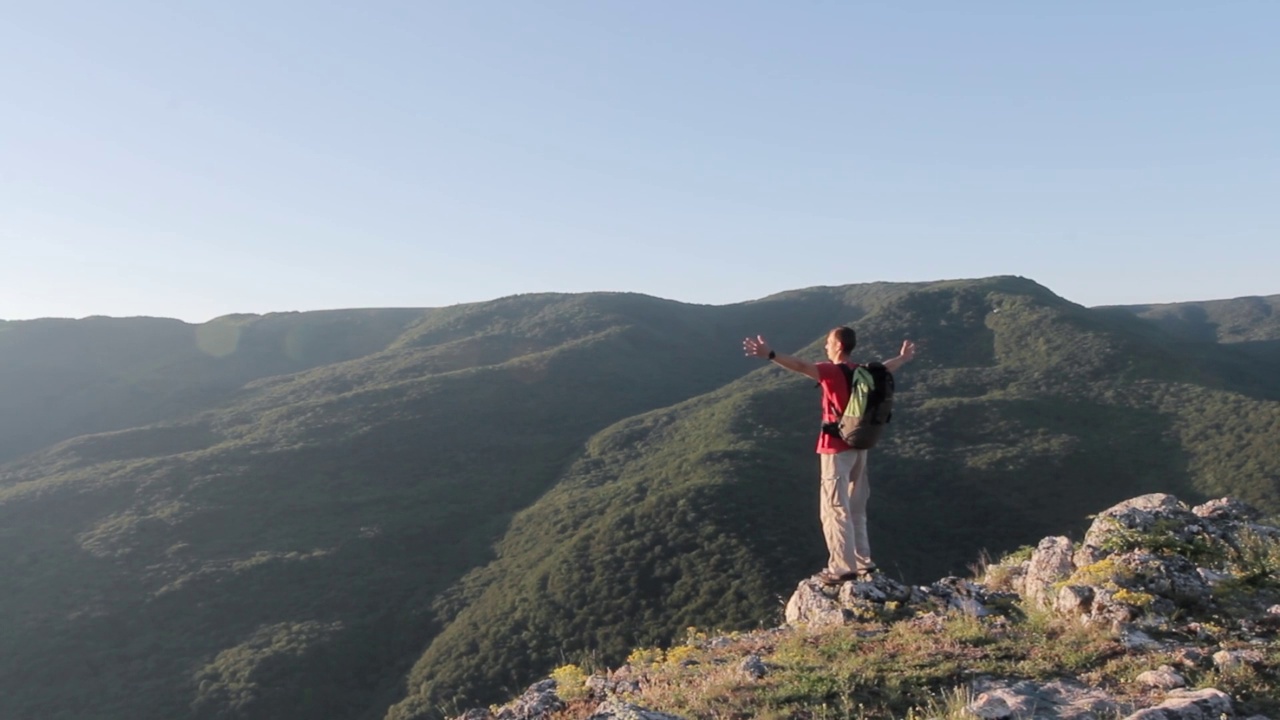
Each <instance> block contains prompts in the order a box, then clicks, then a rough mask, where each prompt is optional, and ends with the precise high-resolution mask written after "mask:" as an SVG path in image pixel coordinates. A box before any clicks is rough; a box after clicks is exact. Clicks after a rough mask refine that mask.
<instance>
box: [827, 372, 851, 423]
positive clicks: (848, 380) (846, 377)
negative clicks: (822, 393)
mask: <svg viewBox="0 0 1280 720" xmlns="http://www.w3.org/2000/svg"><path fill="white" fill-rule="evenodd" d="M836 367H838V368H840V373H841V374H842V375H844V381H845V384H847V385H848V386H849V397H853V368H851V367H849V364H848V363H836ZM846 402H847V401H846ZM831 407H832V409H833V410H834V412H835V416H836V418H837V419H838V418H839V417H840V416H841V415H843V414H844V408H842V407H840V406H838V405H836V404H835V403H834V402H832V404H831Z"/></svg>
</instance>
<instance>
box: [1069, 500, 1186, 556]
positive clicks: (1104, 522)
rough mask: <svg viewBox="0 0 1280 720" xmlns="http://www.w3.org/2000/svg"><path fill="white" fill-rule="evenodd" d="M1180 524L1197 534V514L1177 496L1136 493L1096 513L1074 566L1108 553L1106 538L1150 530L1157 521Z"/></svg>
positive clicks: (1179, 525) (1077, 552)
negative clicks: (1130, 497)
mask: <svg viewBox="0 0 1280 720" xmlns="http://www.w3.org/2000/svg"><path fill="white" fill-rule="evenodd" d="M1162 521H1163V522H1166V523H1167V525H1168V526H1169V527H1176V528H1182V530H1180V532H1184V533H1189V534H1192V535H1194V534H1199V532H1200V526H1199V524H1198V523H1199V518H1197V517H1196V516H1195V515H1194V514H1192V512H1191V511H1190V510H1189V509H1187V506H1186V505H1184V504H1183V503H1182V502H1181V501H1180V500H1178V498H1176V497H1174V496H1172V495H1168V494H1165V493H1152V494H1150V495H1139V496H1138V497H1136V498H1132V499H1129V500H1125V501H1124V502H1122V503H1118V504H1116V505H1113V506H1112V507H1109V508H1107V509H1106V510H1103V511H1102V512H1100V513H1098V515H1097V517H1095V518H1094V520H1093V524H1091V525H1090V526H1089V530H1088V532H1086V533H1085V535H1084V542H1082V543H1081V544H1080V549H1079V550H1077V551H1076V553H1075V558H1074V560H1075V565H1076V567H1084V566H1086V565H1092V564H1093V563H1096V562H1098V561H1099V560H1101V559H1103V558H1105V557H1107V556H1108V555H1110V554H1111V551H1110V550H1108V549H1107V548H1106V545H1107V540H1108V539H1109V538H1111V537H1113V536H1115V535H1116V534H1118V533H1120V532H1123V531H1126V530H1129V531H1136V532H1139V533H1142V532H1148V531H1151V530H1153V529H1154V528H1155V527H1156V525H1157V524H1158V523H1161V522H1162Z"/></svg>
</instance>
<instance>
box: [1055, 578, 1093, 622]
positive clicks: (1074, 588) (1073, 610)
mask: <svg viewBox="0 0 1280 720" xmlns="http://www.w3.org/2000/svg"><path fill="white" fill-rule="evenodd" d="M1092 604H1093V588H1091V587H1088V586H1087V585H1064V586H1062V587H1061V588H1060V589H1059V590H1058V595H1057V597H1056V598H1054V601H1053V609H1054V610H1056V611H1057V612H1058V613H1059V614H1061V615H1068V616H1070V615H1085V614H1087V613H1088V612H1089V608H1090V607H1091V606H1092Z"/></svg>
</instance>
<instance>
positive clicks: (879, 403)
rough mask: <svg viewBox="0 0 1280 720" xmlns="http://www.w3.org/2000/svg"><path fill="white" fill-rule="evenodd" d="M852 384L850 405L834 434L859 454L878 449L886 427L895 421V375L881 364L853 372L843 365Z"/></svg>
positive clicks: (868, 365) (865, 366)
mask: <svg viewBox="0 0 1280 720" xmlns="http://www.w3.org/2000/svg"><path fill="white" fill-rule="evenodd" d="M840 371H841V372H843V373H844V376H845V379H846V380H848V381H849V404H848V405H846V406H845V408H844V414H843V415H842V416H841V417H840V420H839V422H836V423H832V424H833V425H835V426H836V428H834V433H835V435H836V436H837V437H839V438H840V439H841V440H844V441H845V442H846V443H849V447H852V448H853V449H855V450H867V449H869V448H872V447H875V444H876V442H878V441H879V440H880V434H881V433H882V432H884V426H885V425H888V424H889V419H890V418H892V417H893V373H891V372H889V368H887V367H885V366H884V365H883V364H881V363H878V362H873V363H869V364H867V365H859V366H857V367H856V368H851V367H849V366H848V365H846V364H844V363H840Z"/></svg>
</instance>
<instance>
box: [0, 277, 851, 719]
mask: <svg viewBox="0 0 1280 720" xmlns="http://www.w3.org/2000/svg"><path fill="white" fill-rule="evenodd" d="M781 306H785V307H781ZM797 311H798V312H802V313H805V314H806V315H808V316H810V317H811V320H810V321H809V322H810V323H812V327H809V328H787V327H782V323H781V322H780V318H782V317H783V316H786V315H789V314H790V313H791V312H797ZM852 312H857V311H856V310H851V309H850V308H849V307H848V306H847V305H846V304H845V302H844V300H842V299H841V298H839V297H837V296H835V295H834V294H832V293H828V292H817V293H808V294H801V295H800V296H798V297H793V298H790V299H788V300H786V301H778V302H772V301H764V302H761V303H757V304H755V305H754V307H753V308H752V312H747V311H746V308H743V307H739V308H729V309H719V308H709V307H692V306H687V305H681V304H679V303H673V302H668V301H661V300H657V299H654V298H647V297H642V296H634V295H609V294H599V295H589V296H528V297H518V298H509V299H505V300H500V301H495V302H492V303H482V304H478V305H474V306H463V307H459V308H452V309H448V310H442V311H439V313H432V314H430V315H428V316H427V317H426V318H425V319H424V320H423V321H422V322H421V323H419V324H417V325H411V326H409V327H407V328H406V329H405V331H404V332H403V333H401V334H399V335H398V336H396V337H395V338H391V339H390V340H385V339H384V340H385V346H386V349H385V350H383V351H380V352H375V353H373V354H371V355H366V356H363V357H359V358H357V359H354V360H349V361H346V362H337V363H331V364H327V365H322V366H320V367H317V368H315V369H312V370H309V371H305V372H302V373H295V374H292V375H283V376H280V375H276V376H271V377H267V378H265V379H261V380H255V381H252V382H249V383H248V384H246V385H243V386H242V387H241V388H239V389H238V390H237V391H236V392H234V393H231V394H230V395H229V397H228V399H227V400H225V401H224V402H223V403H222V404H220V405H216V406H214V407H213V408H211V409H202V407H201V404H200V403H197V404H195V407H194V412H193V413H191V414H189V415H187V416H185V417H183V418H182V419H180V420H174V421H169V422H165V423H159V424H154V425H151V426H145V427H139V428H131V429H127V430H118V431H115V432H111V433H105V434H97V435H89V436H82V437H76V438H73V439H70V440H66V441H64V442H62V443H59V444H57V445H54V446H52V447H49V448H47V449H44V450H41V451H38V452H35V453H30V454H28V455H26V456H24V457H23V458H22V459H20V460H17V461H14V462H12V463H10V464H8V465H6V466H3V468H0V527H3V528H4V531H3V533H2V534H0V577H3V578H5V580H4V582H5V584H6V587H5V588H4V590H5V592H4V593H3V596H4V598H5V600H4V602H5V604H6V608H5V609H6V611H7V612H5V613H4V614H3V619H2V620H0V623H3V627H2V629H0V637H4V638H5V640H6V643H5V645H6V647H7V648H10V649H11V652H7V653H5V654H4V657H3V659H0V686H2V687H4V688H5V689H6V692H5V693H4V697H3V700H0V703H2V705H0V716H13V717H23V716H28V715H29V714H30V713H33V712H36V711H37V709H39V708H43V709H42V710H40V711H39V712H40V713H41V714H42V716H43V717H50V718H54V717H83V716H84V714H85V713H86V712H88V711H89V710H90V709H92V710H93V712H94V713H96V714H98V715H99V716H101V717H156V718H161V717H166V718H171V717H180V716H185V715H186V714H191V713H194V714H193V715H192V716H193V717H206V716H207V717H224V716H233V717H276V716H278V714H279V712H281V708H283V707H295V708H303V709H306V708H319V707H326V708H336V709H337V710H336V711H337V712H339V713H341V714H344V715H345V716H351V717H356V716H360V715H362V714H372V715H377V716H381V714H382V712H383V710H384V709H385V707H386V705H388V704H390V702H392V701H393V700H394V699H396V697H397V696H398V694H399V693H400V692H401V690H400V689H399V683H400V680H401V677H402V675H403V672H404V671H405V670H407V668H408V667H409V666H410V665H411V664H412V662H413V661H414V659H415V658H416V657H417V655H418V654H419V653H420V652H421V650H422V648H424V647H426V646H427V645H428V644H429V641H430V639H431V637H432V636H433V634H434V633H435V632H436V630H437V626H436V625H435V621H434V619H433V618H432V617H431V614H430V612H429V608H430V604H431V602H432V601H433V599H434V598H435V597H436V596H437V595H438V594H439V593H441V592H442V591H444V590H445V589H446V588H447V587H448V586H449V585H450V584H451V583H453V582H454V581H456V580H457V579H458V578H459V577H461V576H462V575H463V574H464V573H465V572H466V571H468V570H469V569H471V568H473V567H476V566H478V565H481V564H483V563H485V562H487V561H488V560H489V559H490V558H491V552H492V551H491V544H492V542H493V541H494V540H496V539H497V538H499V537H501V535H502V533H503V532H504V530H505V529H506V526H507V524H508V523H509V522H510V518H511V516H512V514H513V513H514V512H516V511H518V510H520V509H522V508H524V507H527V506H528V505H530V504H531V503H532V502H534V501H535V500H536V499H537V497H539V496H540V495H541V494H542V493H543V492H545V491H546V490H547V489H548V488H549V487H550V486H551V485H553V484H554V482H555V480H556V478H557V477H558V475H559V474H560V473H561V472H562V470H563V468H564V467H565V465H566V464H567V463H568V462H570V461H571V459H572V457H573V456H574V455H575V454H576V453H577V452H579V450H580V448H581V447H582V445H583V443H584V442H585V441H586V440H587V439H588V438H589V437H590V436H591V435H592V434H594V433H595V432H597V431H598V430H599V429H600V428H602V427H607V426H608V425H610V424H612V423H614V422H616V421H618V420H620V419H623V418H625V417H628V416H630V415H634V414H637V413H642V412H645V411H648V410H651V409H653V408H655V407H663V406H666V405H669V404H671V403H674V402H678V401H680V400H681V399H683V398H686V397H689V396H691V395H698V394H700V393H702V392H706V391H708V390H711V389H713V388H715V387H717V386H719V385H721V384H723V383H724V382H726V381H728V380H730V379H732V378H733V377H735V376H737V375H740V374H742V373H743V372H745V371H746V370H747V369H748V367H749V365H748V364H747V363H746V361H745V360H744V359H742V358H735V357H732V355H730V357H729V359H728V360H727V361H721V362H706V361H705V358H706V357H707V356H708V353H709V352H716V351H715V350H714V349H715V348H723V347H726V346H731V345H732V344H733V343H735V342H737V341H738V340H739V339H740V338H741V336H742V334H743V333H745V332H746V331H747V329H748V328H747V326H746V325H744V322H745V320H746V318H747V317H749V316H750V317H751V319H752V323H751V327H752V328H754V327H755V318H756V317H759V316H763V317H765V318H771V321H772V323H773V327H775V328H777V330H778V332H777V334H778V335H779V336H780V337H782V338H789V341H790V342H793V343H799V342H802V340H801V338H802V337H803V338H807V337H809V336H811V335H812V334H813V333H815V332H820V330H819V328H821V327H822V326H823V325H826V324H831V323H834V322H836V321H837V318H838V317H841V316H845V315H848V314H850V313H852ZM771 316H772V317H771ZM28 352H30V350H28ZM246 364H248V363H247V362H246ZM263 374H266V373H263ZM68 658H75V661H74V662H69V661H68ZM55 689H56V690H55ZM54 697H56V700H55V699H51V698H54ZM50 708H52V709H50ZM371 708H373V709H372V710H371ZM378 708H382V709H381V710H380V709H378ZM228 714H229V715H228Z"/></svg>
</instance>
